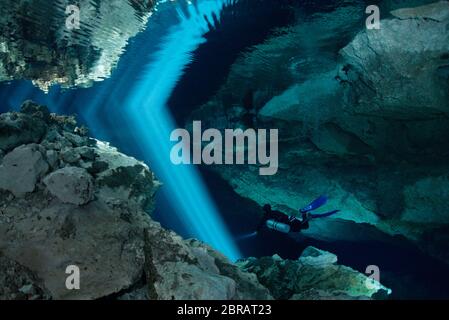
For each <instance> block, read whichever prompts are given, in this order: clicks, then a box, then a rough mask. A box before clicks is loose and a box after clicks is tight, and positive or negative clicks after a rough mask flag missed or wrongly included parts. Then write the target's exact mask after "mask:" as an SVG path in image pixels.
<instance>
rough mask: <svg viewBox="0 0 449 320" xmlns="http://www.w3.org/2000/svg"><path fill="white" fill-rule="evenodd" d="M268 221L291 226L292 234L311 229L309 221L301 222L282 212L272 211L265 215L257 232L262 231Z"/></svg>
mask: <svg viewBox="0 0 449 320" xmlns="http://www.w3.org/2000/svg"><path fill="white" fill-rule="evenodd" d="M268 220H275V221H278V222H281V223H285V224H288V225H289V226H290V232H300V231H301V230H304V229H308V228H309V221H308V220H303V221H301V220H299V219H298V218H295V217H289V216H287V215H286V214H284V213H282V212H281V211H277V210H271V211H269V212H265V213H264V215H263V218H262V220H261V221H260V223H259V225H258V227H257V231H260V229H261V228H262V227H263V226H264V225H265V223H266V222H267V221H268Z"/></svg>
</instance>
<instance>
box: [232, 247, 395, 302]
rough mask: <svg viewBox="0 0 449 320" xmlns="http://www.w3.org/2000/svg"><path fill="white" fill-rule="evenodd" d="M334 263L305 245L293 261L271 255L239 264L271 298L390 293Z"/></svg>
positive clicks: (366, 296)
mask: <svg viewBox="0 0 449 320" xmlns="http://www.w3.org/2000/svg"><path fill="white" fill-rule="evenodd" d="M336 262H337V256H335V255H334V254H332V253H329V252H326V251H322V250H319V249H317V248H314V247H308V248H306V249H305V250H304V251H303V253H302V254H301V256H300V257H299V259H298V260H296V261H293V260H283V259H282V258H281V257H279V256H277V255H275V256H273V257H264V258H260V259H255V258H249V259H246V260H243V261H241V262H239V265H240V266H241V267H242V268H243V270H246V271H249V272H252V273H255V274H256V275H257V278H258V279H259V281H260V283H262V284H263V285H264V286H266V287H267V288H269V289H270V292H271V293H272V294H273V297H274V298H275V299H284V300H285V299H290V300H367V299H371V298H373V297H378V298H382V297H383V298H385V297H387V296H388V294H390V293H391V290H389V289H387V288H385V287H384V286H382V285H381V284H379V283H378V282H376V281H375V280H372V279H369V278H367V277H366V276H364V275H363V274H361V273H359V272H357V271H355V270H353V269H351V268H349V267H346V266H342V265H338V264H336Z"/></svg>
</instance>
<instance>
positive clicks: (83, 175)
mask: <svg viewBox="0 0 449 320" xmlns="http://www.w3.org/2000/svg"><path fill="white" fill-rule="evenodd" d="M44 184H45V185H46V186H47V189H48V191H50V193H51V194H52V195H54V196H55V197H57V198H58V199H59V200H61V201H62V202H63V203H71V204H76V205H84V204H86V203H88V202H89V201H90V200H92V197H93V195H94V182H93V178H92V176H91V175H90V174H89V173H88V172H87V171H86V170H85V169H82V168H78V167H65V168H62V169H59V170H56V171H55V172H52V173H51V174H49V175H48V176H47V177H45V179H44Z"/></svg>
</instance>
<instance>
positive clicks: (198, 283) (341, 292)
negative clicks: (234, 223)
mask: <svg viewBox="0 0 449 320" xmlns="http://www.w3.org/2000/svg"><path fill="white" fill-rule="evenodd" d="M24 121H26V123H27V124H28V127H29V128H32V127H35V124H36V125H39V127H41V128H42V130H43V131H42V132H41V131H35V132H34V134H31V133H30V131H27V130H24V132H23V133H24V136H23V137H22V136H21V135H20V134H19V133H18V132H17V130H15V128H17V127H19V126H21V125H23V123H24ZM0 127H1V128H6V127H8V128H11V130H6V129H5V130H2V131H0V143H1V144H0V147H1V149H0V150H1V153H0V155H1V156H0V270H1V271H2V272H0V299H99V298H114V299H264V300H265V299H273V298H285V297H284V295H281V294H279V289H280V288H278V287H276V288H275V287H273V286H272V283H273V281H278V280H276V279H279V277H280V275H279V274H277V273H276V272H274V270H273V266H271V265H267V268H266V270H267V273H269V275H265V274H264V276H263V277H261V275H260V273H261V272H262V273H263V271H261V270H263V267H261V266H260V265H259V264H258V263H256V262H255V261H256V260H254V259H249V260H248V261H249V262H247V263H243V264H242V263H240V265H241V266H239V265H236V264H233V263H231V262H230V261H229V260H228V259H227V258H225V257H224V256H223V255H221V254H220V253H219V252H217V251H215V250H213V249H212V248H210V247H209V246H207V245H205V244H203V243H201V242H199V241H197V240H193V239H192V240H184V239H182V238H181V237H180V236H178V235H177V234H175V233H174V232H172V231H168V230H165V229H164V228H162V227H161V226H160V224H159V223H157V222H154V221H153V220H152V219H151V217H150V215H149V213H150V212H151V210H152V207H153V205H154V193H155V191H156V189H157V188H158V186H159V182H158V181H157V180H156V179H155V178H154V176H153V174H152V173H151V171H150V170H149V168H148V167H147V166H146V165H145V164H144V163H142V162H140V161H138V160H136V159H134V158H131V157H128V156H126V155H124V154H122V153H120V152H118V151H117V150H116V149H115V148H112V147H110V146H109V145H108V144H106V143H103V142H100V141H97V140H94V139H92V138H89V137H88V136H87V129H86V128H83V127H78V126H77V125H76V122H75V120H74V119H73V118H72V117H65V116H57V115H55V114H50V113H49V112H48V110H47V109H46V108H45V107H43V106H39V105H37V104H35V103H33V102H31V101H28V102H25V103H24V104H23V106H22V109H21V112H19V113H16V112H10V113H5V114H2V115H1V116H0ZM317 253H318V255H317ZM329 257H330V259H329ZM268 259H270V258H268ZM260 261H265V260H264V259H261V260H260ZM335 261H336V258H335V256H332V255H331V254H329V253H325V254H324V253H322V252H320V251H317V250H316V249H309V250H307V252H306V253H304V254H303V256H302V257H301V258H300V259H299V260H298V262H293V265H294V264H295V263H296V264H300V265H301V266H302V267H301V268H297V270H294V269H291V270H290V271H289V273H288V276H291V277H292V279H296V280H298V279H299V280H298V281H299V282H297V281H296V280H295V282H293V283H296V287H295V289H294V294H295V296H294V298H296V299H311V298H317V297H320V298H329V299H330V298H335V299H339V298H342V297H344V298H347V297H351V298H361V297H363V298H376V296H374V294H375V293H376V292H378V291H382V290H384V289H385V288H383V287H382V286H381V285H380V284H378V283H375V289H365V287H366V283H365V280H366V279H367V277H366V276H364V275H362V274H360V273H357V272H355V271H353V270H351V269H349V268H345V267H342V266H337V265H336V264H335ZM274 263H275V264H276V265H278V264H282V263H281V262H278V261H277V260H276V262H274ZM317 263H318V264H317ZM256 265H258V267H257V269H256V267H255V266H256ZM312 265H313V266H312ZM69 266H76V267H77V268H78V269H79V271H80V289H79V290H68V289H67V287H66V279H67V277H68V276H69V274H66V270H67V267H69ZM298 266H299V265H298ZM311 266H312V267H311ZM330 274H332V279H334V280H331V279H329V278H328V277H327V275H330ZM282 277H284V275H282ZM312 278H314V279H318V280H316V281H315V282H314V283H312V282H311V281H310V279H312ZM270 279H271V280H270ZM307 279H309V280H307ZM335 279H337V280H336V281H337V282H335ZM338 279H345V281H346V280H348V281H349V282H344V281H343V280H342V281H341V282H339V281H338ZM284 281H286V278H285V277H284ZM305 283H309V284H310V285H313V286H317V287H316V288H317V290H318V291H317V292H312V291H310V290H311V288H310V287H306V286H305ZM285 288H286V290H287V287H285ZM288 290H290V289H288ZM288 290H287V292H289V293H290V291H288ZM292 294H293V292H292ZM289 298H290V297H289Z"/></svg>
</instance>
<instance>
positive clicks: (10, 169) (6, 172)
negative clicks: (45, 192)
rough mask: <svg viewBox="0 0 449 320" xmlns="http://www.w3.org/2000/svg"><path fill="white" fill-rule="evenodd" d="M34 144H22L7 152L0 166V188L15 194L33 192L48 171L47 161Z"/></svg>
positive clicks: (20, 194) (39, 148) (21, 194)
mask: <svg viewBox="0 0 449 320" xmlns="http://www.w3.org/2000/svg"><path fill="white" fill-rule="evenodd" d="M41 149H42V148H41V147H39V146H38V145H36V144H29V145H23V146H20V147H17V148H15V149H14V150H13V151H11V152H10V153H8V154H7V155H6V156H5V157H4V158H3V162H2V165H1V166H0V189H4V190H8V191H10V192H12V193H13V194H14V195H15V196H23V195H24V194H26V193H29V192H33V191H34V189H35V186H36V183H37V182H38V180H39V179H40V178H42V177H43V176H44V175H45V173H47V171H48V163H47V162H46V161H45V159H44V156H43V155H42V153H41Z"/></svg>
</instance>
